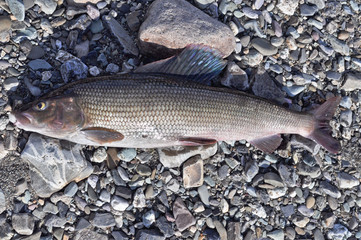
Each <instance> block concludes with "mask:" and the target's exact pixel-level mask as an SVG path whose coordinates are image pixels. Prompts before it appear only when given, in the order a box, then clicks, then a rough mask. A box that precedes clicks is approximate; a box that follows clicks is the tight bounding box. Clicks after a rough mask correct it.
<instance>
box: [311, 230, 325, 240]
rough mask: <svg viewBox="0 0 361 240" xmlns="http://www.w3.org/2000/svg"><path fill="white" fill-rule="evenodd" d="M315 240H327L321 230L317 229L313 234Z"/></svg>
mask: <svg viewBox="0 0 361 240" xmlns="http://www.w3.org/2000/svg"><path fill="white" fill-rule="evenodd" d="M313 238H314V239H315V240H325V237H324V236H323V234H322V232H321V230H320V229H315V231H314V232H313Z"/></svg>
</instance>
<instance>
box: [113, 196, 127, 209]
mask: <svg viewBox="0 0 361 240" xmlns="http://www.w3.org/2000/svg"><path fill="white" fill-rule="evenodd" d="M110 205H111V206H112V208H114V209H115V210H117V211H121V212H123V211H125V209H127V208H128V207H129V203H128V201H127V200H125V199H124V198H121V197H118V196H113V198H112V200H111V202H110Z"/></svg>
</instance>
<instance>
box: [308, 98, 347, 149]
mask: <svg viewBox="0 0 361 240" xmlns="http://www.w3.org/2000/svg"><path fill="white" fill-rule="evenodd" d="M340 101H341V97H333V98H330V99H328V100H327V101H326V102H325V103H324V104H322V105H321V106H319V107H318V108H317V109H316V110H315V111H313V116H314V118H315V121H316V124H315V128H314V130H313V132H312V133H311V134H310V135H309V136H308V138H310V139H312V140H314V141H316V142H317V143H318V144H321V145H322V146H323V147H324V148H326V149H327V150H328V151H330V152H332V153H338V152H339V151H340V150H341V145H340V143H339V142H338V141H337V140H336V139H334V138H333V137H332V136H331V133H332V130H331V127H330V125H329V121H330V120H331V119H332V117H333V115H334V114H335V111H336V109H337V106H338V105H339V103H340Z"/></svg>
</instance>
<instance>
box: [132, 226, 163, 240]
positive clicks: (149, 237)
mask: <svg viewBox="0 0 361 240" xmlns="http://www.w3.org/2000/svg"><path fill="white" fill-rule="evenodd" d="M135 239H137V240H165V237H164V236H163V235H162V234H160V233H159V232H158V231H156V230H154V229H142V230H138V231H137V234H136V235H135Z"/></svg>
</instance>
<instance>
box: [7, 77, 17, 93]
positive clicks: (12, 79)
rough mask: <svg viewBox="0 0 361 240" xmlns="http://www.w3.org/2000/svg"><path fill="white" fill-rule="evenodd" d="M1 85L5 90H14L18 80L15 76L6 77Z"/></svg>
mask: <svg viewBox="0 0 361 240" xmlns="http://www.w3.org/2000/svg"><path fill="white" fill-rule="evenodd" d="M3 86H4V89H5V90H6V91H15V90H16V88H17V87H18V86H19V80H18V79H17V78H16V77H9V78H6V79H5V81H4V83H3Z"/></svg>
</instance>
